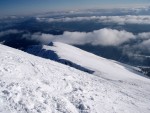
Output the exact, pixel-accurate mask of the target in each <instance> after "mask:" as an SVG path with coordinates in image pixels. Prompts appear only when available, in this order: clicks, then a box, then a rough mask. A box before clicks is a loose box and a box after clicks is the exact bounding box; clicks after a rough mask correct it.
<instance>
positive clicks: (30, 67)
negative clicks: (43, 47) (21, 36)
mask: <svg viewBox="0 0 150 113" xmlns="http://www.w3.org/2000/svg"><path fill="white" fill-rule="evenodd" d="M137 77H138V76H137ZM0 113H150V81H149V80H148V79H147V78H143V79H141V80H140V79H134V78H130V79H123V80H109V79H105V78H103V77H100V76H95V75H92V74H87V73H84V72H82V71H79V70H76V69H74V68H71V67H69V66H65V65H63V64H60V63H57V62H54V61H51V60H46V59H43V58H39V57H36V56H32V55H29V54H27V53H24V52H22V51H20V50H15V49H12V48H9V47H6V46H3V45H0Z"/></svg>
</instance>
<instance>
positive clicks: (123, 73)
mask: <svg viewBox="0 0 150 113" xmlns="http://www.w3.org/2000/svg"><path fill="white" fill-rule="evenodd" d="M27 52H29V53H31V54H34V55H36V56H41V57H43V58H48V59H51V60H55V61H58V62H61V63H63V64H66V65H69V66H71V67H75V68H77V69H79V70H82V71H85V72H89V73H94V75H97V76H100V77H103V78H106V79H111V80H122V79H130V78H135V79H138V78H140V79H141V77H140V75H141V76H142V74H141V73H138V72H137V71H135V67H132V66H129V65H125V64H122V63H119V62H117V61H113V60H108V59H105V58H102V57H99V56H96V55H94V54H91V53H89V52H86V51H83V50H81V49H79V48H76V47H73V46H71V45H68V44H64V43H60V42H52V43H51V44H49V45H41V46H32V47H29V48H28V50H27ZM137 75H139V76H138V77H137ZM142 79H143V77H142Z"/></svg>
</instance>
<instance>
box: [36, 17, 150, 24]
mask: <svg viewBox="0 0 150 113" xmlns="http://www.w3.org/2000/svg"><path fill="white" fill-rule="evenodd" d="M36 19H37V21H40V22H74V21H91V20H94V21H97V22H101V23H116V24H121V25H124V24H150V16H149V15H148V16H134V15H126V16H90V17H72V18H70V17H63V18H44V17H43V18H39V17H37V18H36Z"/></svg>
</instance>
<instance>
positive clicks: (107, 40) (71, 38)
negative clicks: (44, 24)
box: [31, 28, 135, 46]
mask: <svg viewBox="0 0 150 113" xmlns="http://www.w3.org/2000/svg"><path fill="white" fill-rule="evenodd" d="M31 39H33V40H38V41H40V42H41V43H44V44H48V43H50V42H51V41H57V42H64V43H68V44H77V45H84V44H88V43H90V44H92V45H103V46H118V45H120V44H123V43H125V42H127V41H129V40H131V39H135V36H134V35H133V34H132V33H129V32H127V31H124V30H123V31H118V30H114V29H106V28H104V29H100V30H96V31H93V32H89V33H86V32H68V31H66V32H64V34H63V35H51V34H44V33H35V34H33V35H32V36H31Z"/></svg>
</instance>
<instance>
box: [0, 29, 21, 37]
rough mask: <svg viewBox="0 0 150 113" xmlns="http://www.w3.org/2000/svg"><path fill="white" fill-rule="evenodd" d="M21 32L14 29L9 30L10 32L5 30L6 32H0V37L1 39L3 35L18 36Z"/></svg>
mask: <svg viewBox="0 0 150 113" xmlns="http://www.w3.org/2000/svg"><path fill="white" fill-rule="evenodd" d="M22 32H23V31H19V30H16V29H10V30H6V31H1V32H0V37H3V36H5V35H9V34H18V33H22Z"/></svg>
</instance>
